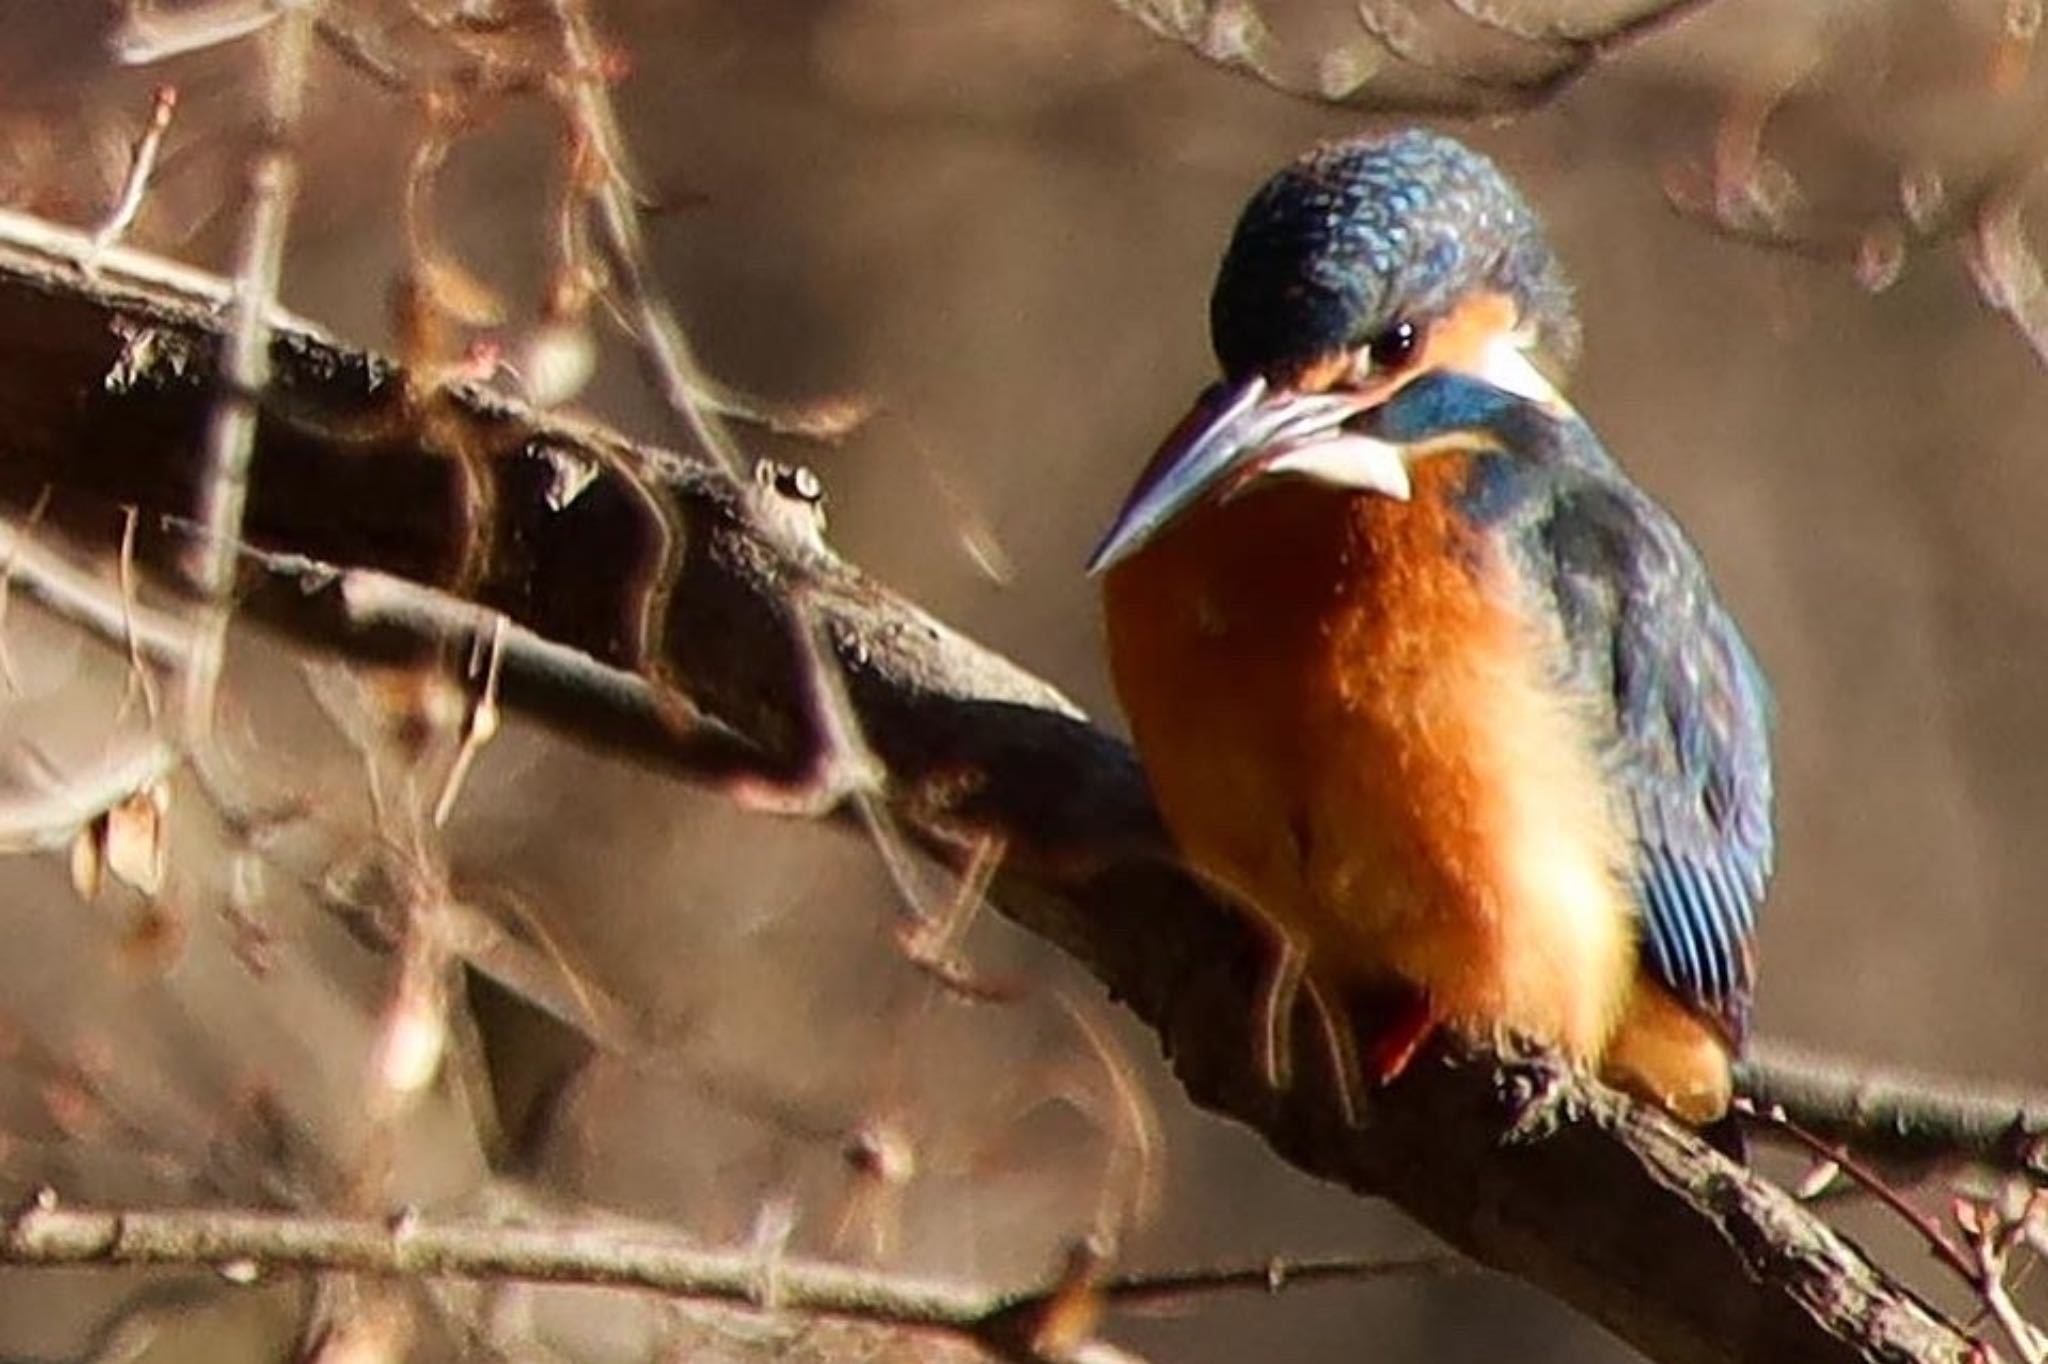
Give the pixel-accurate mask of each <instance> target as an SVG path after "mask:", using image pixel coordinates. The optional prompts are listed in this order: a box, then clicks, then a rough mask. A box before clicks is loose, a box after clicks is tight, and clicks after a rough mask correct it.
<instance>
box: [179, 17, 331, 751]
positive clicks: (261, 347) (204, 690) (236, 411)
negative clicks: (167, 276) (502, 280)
mask: <svg viewBox="0 0 2048 1364" xmlns="http://www.w3.org/2000/svg"><path fill="white" fill-rule="evenodd" d="M275 19H276V22H275V23H274V24H272V25H270V26H269V27H268V29H267V30H266V31H265V32H264V34H263V40H264V50H263V58H264V61H263V68H264V86H265V92H264V127H263V130H262V133H263V136H262V141H261V144H260V145H259V146H258V147H257V148H256V150H255V152H254V153H253V154H252V155H251V158H250V161H249V170H248V192H247V195H246V196H245V199H244V212H245V213H246V215H247V217H246V221H245V225H244V228H243V232H242V241H241V249H240V254H239V258H238V260H237V262H236V266H235V304H234V310H233V313H232V315H231V318H230V323H229V329H228V350H227V354H226V356H225V357H224V359H223V363H222V365H221V373H220V379H221V382H222V386H223V387H222V392H221V393H220V395H219V397H218V398H217V400H216V402H215V406H214V410H213V416H212V419H211V421H210V422H209V423H208V425H207V434H206V476H205V482H204V484H203V489H204V495H203V499H202V502H201V511H200V517H201V520H202V522H203V523H204V526H205V534H204V535H203V536H202V537H201V538H200V539H199V540H198V541H197V543H196V544H195V545H194V547H193V548H194V553H193V554H192V555H191V557H190V559H189V561H188V570H187V571H188V572H189V574H190V577H191V581H192V583H193V585H194V586H195V587H196V588H197V589H198V590H199V592H200V593H201V594H202V595H203V596H204V597H205V598H206V600H207V603H208V609H207V612H206V614H205V616H204V618H203V620H202V623H201V628H200V631H199V634H198V636H197V639H196V641H195V647H194V649H193V651H192V656H191V659H190V665H189V670H188V673H187V675H186V677H185V679H184V700H185V729H186V736H187V742H188V743H189V744H191V745H192V748H193V751H194V753H195V754H196V755H199V756H200V757H201V758H202V759H204V758H206V757H207V756H208V755H209V754H210V752H211V748H212V737H211V736H212V733H213V718H214V704H215V701H216V691H217V689H218V686H219V682H220V670H221V667H222V664H223V661H224V658H225V654H226V649H227V628H228V616H229V613H230V607H231V603H230V602H229V593H230V591H231V589H232V588H233V586H234V576H233V575H234V565H235V553H236V549H237V547H238V546H239V545H240V544H241V542H242V523H243V517H244V513H245V508H246V506H247V503H248V498H249V464H250V461H251V460H252V459H253V458H254V457H255V449H256V404H257V402H258V400H259V398H260V397H261V395H262V393H263V391H264V389H265V388H266V387H267V386H268V385H269V383H270V314H271V312H272V310H273V309H274V308H275V307H276V306H277V296H278V284H279V280H280V278H281V277H282V275H283V272H284V248H285V239H286V235H287V233H288V231H289V227H290V223H291V213H292V205H293V203H294V201H295V200H296V198H297V195H298V176H299V169H298V162H297V160H296V158H295V154H294V150H293V147H292V141H293V138H294V137H295V136H296V134H297V130H298V125H299V121H300V117H301V115H302V113H303V111H304V102H305V84H306V60H307V49H308V45H309V43H310V40H311V33H312V28H311V23H310V19H309V15H308V12H307V10H306V8H305V7H304V6H292V7H289V8H287V9H284V10H282V11H280V12H278V13H277V14H276V16H275Z"/></svg>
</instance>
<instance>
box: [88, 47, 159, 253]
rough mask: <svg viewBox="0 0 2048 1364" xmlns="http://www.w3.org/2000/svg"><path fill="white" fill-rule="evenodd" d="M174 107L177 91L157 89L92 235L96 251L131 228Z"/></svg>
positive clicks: (146, 189)
mask: <svg viewBox="0 0 2048 1364" xmlns="http://www.w3.org/2000/svg"><path fill="white" fill-rule="evenodd" d="M177 107H178V89H177V87H176V86H174V85H162V86H158V87H157V92H156V101H155V103H154V104H153V105H152V106H151V107H150V113H149V122H148V123H146V124H144V125H143V128H142V134H141V136H139V137H137V138H136V139H135V148H134V150H133V151H132V152H131V153H130V154H129V158H128V173H127V175H126V176H125V177H124V178H123V179H122V182H121V194H120V197H119V198H117V199H116V200H115V201H114V206H113V207H112V208H111V209H109V210H108V211H107V216H106V217H105V218H102V219H101V220H100V225H99V227H98V229H97V230H95V231H94V232H93V234H92V240H93V245H94V246H96V247H98V248H99V249H100V250H105V249H106V248H107V247H109V246H112V245H113V244H114V243H115V242H117V241H119V240H121V237H122V234H124V233H125V232H127V231H128V229H129V227H130V226H132V225H133V224H134V222H135V215H136V214H137V213H139V212H141V211H142V200H143V197H144V196H145V195H146V194H148V193H149V177H150V176H151V175H152V174H154V173H155V171H156V159H157V154H158V152H160V151H162V149H163V145H164V134H165V133H166V132H168V131H169V130H170V126H171V115H172V113H173V112H175V111H176V109H177Z"/></svg>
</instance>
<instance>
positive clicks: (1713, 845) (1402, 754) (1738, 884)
mask: <svg viewBox="0 0 2048 1364" xmlns="http://www.w3.org/2000/svg"><path fill="white" fill-rule="evenodd" d="M1210 327H1211V336H1212V341H1213V345H1214V348H1215V352H1216V356H1217V359H1218V361H1219V362H1220V364H1221V369H1222V375H1223V377H1222V379H1221V381H1220V382H1218V383H1216V384H1214V385H1212V386H1211V387H1210V388H1209V389H1208V390H1207V391H1206V392H1204V393H1203V394H1202V395H1201V397H1200V398H1199V399H1198V400H1197V401H1196V402H1195V404H1194V408H1193V410H1192V412H1191V413H1190V414H1189V415H1188V416H1187V417H1186V418H1185V419H1184V420H1183V421H1182V422H1181V424H1180V425H1179V426H1178V428H1177V429H1175V430H1174V432H1173V433H1172V434H1171V435H1170V436H1168V437H1167V439H1166V441H1165V443H1164V445H1163V446H1162V447H1161V449H1160V450H1159V453H1158V454H1157V455H1156V456H1155V457H1154V458H1153V460H1152V462H1151V463H1150V465H1149V466H1148V467H1147V468H1146V469H1145V471H1144V473H1143V474H1141V475H1140V476H1139V479H1138V483H1137V486H1136V488H1135V489H1134V490H1133V491H1132V492H1131V494H1130V497H1129V499H1128V501H1127V502H1126V503H1125V505H1124V507H1123V510H1122V511H1121V513H1120V514H1119V515H1118V516H1117V518H1116V520H1115V522H1114V524H1113V525H1112V527H1111V529H1110V531H1109V533H1108V535H1107V536H1106V537H1105V538H1104V540H1103V542H1102V544H1101V546H1100V548H1098V549H1097V550H1096V551H1095V554H1094V557H1093V559H1092V560H1091V561H1090V563H1089V571H1090V572H1091V573H1094V574H1101V575H1103V583H1102V588H1103V602H1104V610H1105V615H1106V623H1107V631H1108V639H1109V656H1110V664H1111V669H1112V672H1113V674H1114V678H1115V683H1116V688H1117V692H1118V695H1119V697H1120V698H1121V700H1122V702H1123V706H1124V709H1125V711H1126V713H1127V714H1128V716H1129V718H1130V724H1131V730H1132V734H1133V737H1134V739H1135V741H1136V744H1137V747H1138V751H1139V754H1140V757H1141V758H1142V760H1143V763H1144V766H1145V770H1146V772H1147V775H1148V778H1149V780H1150V782H1151V785H1152V790H1153V793H1154V796H1155V798H1156V800H1157V802H1158V805H1159V808H1160V811H1161V813H1162V815H1163V817H1164V819H1165V822H1166V824H1167V826H1168V828H1169V830H1170V831H1171V832H1172V834H1173V836H1174V838H1175V840H1176V841H1177V843H1178V844H1179V846H1180V850H1181V852H1182V854H1183V856H1184V857H1185V858H1186V860H1187V861H1188V862H1189V863H1190V864H1191V865H1192V866H1193V867H1194V868H1195V869H1196V870H1197V871H1198V872H1199V873H1201V874H1203V875H1204V876H1206V877H1208V878H1210V879H1211V880H1213V881H1214V882H1216V883H1219V884H1220V886H1221V887H1222V888H1223V889H1224V890H1225V891H1227V892H1229V893H1230V894H1232V895H1233V896H1234V897H1235V898H1236V899H1238V900H1240V901H1241V902H1243V903H1244V904H1245V905H1247V906H1249V907H1250V908H1252V909H1253V910H1255V911H1256V912H1257V913H1258V914H1259V915H1260V916H1261V917H1262V918H1263V919H1265V920H1266V921H1268V922H1269V923H1270V925H1271V926H1272V928H1273V929H1274V930H1276V931H1277V933H1278V934H1279V935H1280V937H1281V940H1282V942H1283V943H1284V944H1285V945H1286V946H1287V947H1288V949H1289V950H1290V953H1291V955H1292V956H1293V958H1294V959H1295V960H1297V961H1298V962H1300V963H1301V970H1302V971H1303V972H1305V976H1301V975H1298V976H1297V980H1298V981H1299V980H1305V982H1306V984H1307V985H1308V986H1309V988H1310V989H1311V990H1312V991H1320V993H1321V995H1322V997H1323V998H1324V999H1326V1000H1338V1001H1342V1002H1343V1007H1344V1009H1345V1011H1346V1012H1347V1013H1348V1014H1349V1013H1352V1006H1353V1005H1354V1004H1355V1003H1356V1001H1359V1000H1361V999H1365V998H1368V997H1370V998H1372V999H1375V1000H1379V1001H1386V1000H1392V1001H1394V1003H1393V1004H1392V1005H1385V1004H1382V1006H1380V1007H1377V1008H1375V1009H1374V1010H1372V1011H1361V1012H1360V1013H1358V1014H1353V1017H1354V1018H1356V1017H1364V1018H1366V1020H1367V1021H1366V1022H1364V1023H1356V1022H1354V1023H1353V1024H1351V1025H1348V1026H1358V1027H1362V1028H1364V1029H1365V1033H1366V1035H1365V1036H1362V1037H1358V1038H1355V1039H1350V1040H1352V1041H1356V1042H1360V1043H1363V1044H1365V1045H1363V1046H1361V1047H1358V1048H1357V1049H1356V1050H1355V1051H1352V1052H1351V1053H1350V1055H1351V1058H1352V1063H1353V1065H1354V1067H1356V1070H1355V1071H1354V1073H1353V1075H1352V1076H1351V1077H1350V1078H1352V1079H1357V1078H1360V1075H1359V1073H1358V1072H1362V1074H1363V1078H1365V1079H1368V1080H1372V1081H1375V1082H1386V1081H1389V1080H1391V1079H1393V1078H1394V1077H1395V1076H1396V1075H1398V1074H1399V1072H1400V1071H1401V1069H1402V1068H1403V1067H1405V1065H1406V1064H1407V1062H1408V1059H1409V1058H1410V1056H1411V1055H1412V1054H1413V1052H1414V1050H1415V1048H1416V1047H1417V1046H1418V1045H1420V1043H1421V1042H1422V1041H1423V1040H1425V1039H1426V1038H1427V1037H1428V1036H1429V1035H1430V1034H1431V1033H1432V1032H1434V1030H1435V1029H1436V1028H1438V1027H1439V1026H1445V1027H1449V1028H1451V1029H1454V1030H1455V1031H1457V1032H1458V1033H1461V1034H1463V1035H1465V1036H1467V1037H1470V1038H1474V1039H1477V1040H1479V1041H1481V1042H1493V1041H1498V1040H1499V1039H1500V1037H1501V1036H1502V1035H1504V1034H1516V1035H1520V1036H1523V1037H1526V1038H1528V1039H1531V1040H1533V1041H1535V1042H1538V1043H1541V1044H1544V1045H1547V1046H1549V1047H1552V1048H1554V1049H1556V1050H1558V1051H1560V1052H1562V1053H1563V1054H1564V1055H1565V1056H1566V1057H1567V1058H1569V1059H1570V1060H1571V1061H1573V1062H1574V1063H1576V1064H1578V1065H1580V1066H1582V1067H1584V1068H1586V1069H1588V1070H1591V1071H1593V1072H1594V1073H1597V1074H1598V1075H1599V1076H1601V1077H1602V1078H1603V1079H1605V1080H1607V1081H1608V1082H1609V1083H1612V1084H1615V1085H1617V1086H1618V1087H1620V1088H1623V1089H1625V1090H1628V1091H1630V1092H1632V1093H1634V1094H1636V1095H1638V1096H1641V1097H1645V1098H1648V1099H1649V1100H1651V1101H1653V1102H1655V1103H1657V1104H1659V1105H1661V1106H1663V1107H1664V1108H1665V1109H1667V1110H1668V1111H1670V1112H1671V1113H1673V1114H1675V1115H1677V1116H1679V1117H1681V1118H1683V1119H1685V1120H1687V1121H1690V1122H1694V1123H1701V1124H1706V1123H1713V1122H1715V1121H1716V1120H1718V1119H1721V1118H1723V1117H1724V1116H1725V1114H1726V1113H1727V1110H1728V1106H1729V1101H1730V1093H1731V1080H1730V1070H1731V1065H1732V1061H1733V1058H1734V1057H1735V1056H1736V1055H1737V1054H1738V1052H1739V1050H1740V1048H1741V1046H1742V1043H1743V1038H1744V1034H1745V1032H1746V1030H1747V1027H1748V1022H1749V1012H1750V1001H1751V992H1752V984H1753V981H1754V977H1755V957H1754V953H1753V935H1754V930H1755V925H1756V915H1757V908H1758V905H1759V904H1760V902H1761V901H1762V899H1763V896H1764V888H1765V883H1766V882H1767V880H1768V879H1769V876H1770V872H1771V861H1772V842H1773V834H1772V827H1771V766H1770V748H1769V744H1770V733H1769V730H1770V723H1771V722H1770V701H1769V696H1768V692H1767V689H1766V686H1765V683H1764V680H1763V676H1762V674H1761V672H1760V671H1759V669H1758V666H1757V663H1756V661H1755V659H1754V658H1753V656H1752V655H1751V653H1750V650H1749V647H1748V646H1747V644H1745V642H1744V641H1743V638H1742V635H1741V633H1740V631H1739V630H1738V629H1737V628H1736V625H1735V622H1734V621H1733V620H1732V619H1731V618H1730V617H1729V615H1728V613H1727V611H1726V609H1725V608H1724V607H1723V606H1722V605H1721V603H1720V601H1719V600H1718V599H1717V598H1716V596H1715V594H1714V590H1713V588H1712V586H1711V584H1710V583H1709V582H1708V580H1707V574H1706V570H1705V568H1704V567H1703V566H1702V564H1701V561H1700V557H1699V554H1698V552H1697V551H1696V550H1695V549H1694V548H1693V546H1692V544H1691V543H1690V542H1689V541H1688V540H1687V539H1686V537H1685V534H1684V532H1683V531H1682V530H1681V529H1680V528H1679V526H1678V523H1677V522H1676V521H1675V520H1673V519H1672V517H1671V515H1670V513H1668V512H1667V511H1665V510H1664V508H1662V507H1661V506H1659V505H1658V504H1657V503H1656V502H1655V501H1653V500H1652V499H1651V498H1650V496H1649V495H1648V494H1647V493H1645V492H1644V491H1643V490H1642V489H1640V488H1638V487H1637V486H1636V485H1635V484H1634V483H1632V482H1631V481H1630V480H1629V478H1628V476H1627V475H1626V474H1625V473H1623V472H1622V470H1621V468H1620V466H1619V465H1617V464H1616V463H1615V461H1614V459H1613V458H1612V456H1610V455H1609V454H1608V452H1607V450H1606V449H1605V448H1604V447H1603V446H1602V445H1601V443H1600V440H1599V438H1598V437H1597V436H1596V435H1595V434H1594V433H1593V430H1592V428H1591V427H1590V426H1588V425H1587V423H1586V421H1585V420H1584V419H1583V418H1582V417H1581V416H1580V415H1579V414H1578V413H1577V412H1576V411H1575V410H1574V409H1573V408H1572V407H1571V406H1570V405H1569V404H1568V403H1567V402H1566V401H1565V399H1564V398H1563V397H1562V396H1561V394H1560V393H1559V391H1558V389H1557V388H1556V387H1555V386H1554V383H1553V378H1552V376H1554V375H1561V374H1562V373H1563V371H1564V369H1565V368H1566V367H1567V366H1568V365H1569V363H1570V361H1571V360H1572V359H1573V358H1574V353H1575V351H1576V349H1577V342H1578V323H1577V319H1576V316H1575V314H1574V311H1573V305H1572V297H1571V291H1570V287H1569V285H1568V283H1567V282H1566V279H1565V276H1564V273H1563V271H1562V269H1561V267H1560V266H1559V264H1558V261H1557V259H1556V257H1555V256H1554V255H1553V254H1552V252H1551V248H1550V246H1549V244H1548V242H1547V240H1546V239H1545V236H1544V233H1543V230H1542V227H1541V224H1540V223H1539V222H1538V221H1537V218H1536V216H1535V214H1534V213H1533V211H1532V210H1531V209H1530V208H1529V206H1528V204H1527V203H1526V202H1525V201H1524V200H1523V198H1522V196H1521V195H1520V194H1519V193H1518V192H1517V191H1516V190H1515V188H1514V187H1513V186H1512V185H1511V184H1509V182H1508V181H1507V179H1506V178H1505V177H1504V176H1503V175H1502V174H1501V172H1500V171H1499V169H1498V168H1497V167H1495V166H1494V164H1493V163H1492V162H1491V161H1489V160H1487V159H1486V158H1485V157H1483V156H1481V155H1479V154H1478V153H1476V152H1474V151H1472V150H1471V149H1470V148H1467V147H1465V146H1463V145H1462V144H1460V143H1458V142H1456V141H1453V140H1452V139H1450V138H1448V137H1444V136H1442V135H1439V134H1436V133H1432V132H1427V131H1420V130H1412V131H1406V132H1400V133H1395V134H1393V135H1391V136H1383V137H1368V138H1358V139H1352V140H1347V141H1341V142H1336V143H1332V144H1330V145H1326V146H1324V147H1321V148H1319V149H1317V150H1315V151H1312V152H1310V153H1309V154H1307V155H1306V156H1304V157H1302V158H1301V159H1300V160H1298V161H1296V162H1295V163H1294V164H1292V165H1290V166H1288V167H1287V168H1286V169H1284V170H1282V171H1280V172H1279V173H1278V174H1277V175H1275V176H1274V177H1273V178H1272V179H1271V180H1269V181H1267V182H1266V184H1265V185H1264V186H1263V187H1262V188H1261V189H1260V190H1259V191H1258V192H1257V193H1256V194H1255V195H1254V196H1253V198H1252V200H1251V202H1250V204H1249V205H1248V206H1247V207H1246V208H1245V210H1244V213H1243V216H1242V217H1241V218H1240V219H1239V221H1238V224H1237V228H1236V232H1235V234H1234V235H1233V237H1232V238H1231V241H1230V245H1229V248H1228V250H1227V252H1226V253H1225V255H1224V259H1223V264H1222V268H1221V270H1220V273H1219V275H1218V278H1217V281H1216V286H1215V292H1214V294H1213V296H1212V298H1211V300H1210ZM1288 1012H1289V1013H1290V1014H1291V1009H1290V1010H1288ZM1361 1055H1362V1056H1363V1057H1364V1058H1365V1064H1361V1063H1360V1057H1361Z"/></svg>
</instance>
